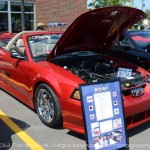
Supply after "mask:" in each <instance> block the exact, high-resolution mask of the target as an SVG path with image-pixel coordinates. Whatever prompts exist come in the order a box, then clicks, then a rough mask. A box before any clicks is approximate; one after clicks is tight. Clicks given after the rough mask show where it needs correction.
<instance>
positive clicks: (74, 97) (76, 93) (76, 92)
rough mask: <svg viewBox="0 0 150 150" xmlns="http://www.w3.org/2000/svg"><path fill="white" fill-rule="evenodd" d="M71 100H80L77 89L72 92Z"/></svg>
mask: <svg viewBox="0 0 150 150" xmlns="http://www.w3.org/2000/svg"><path fill="white" fill-rule="evenodd" d="M72 98H73V99H77V100H80V92H79V90H78V89H75V90H74V91H73V94H72Z"/></svg>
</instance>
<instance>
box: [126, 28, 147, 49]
mask: <svg viewBox="0 0 150 150" xmlns="http://www.w3.org/2000/svg"><path fill="white" fill-rule="evenodd" d="M128 34H129V35H130V37H131V39H132V40H133V41H134V43H135V44H136V45H137V46H138V47H140V48H142V49H144V48H146V47H147V46H149V45H150V31H138V32H129V33H128Z"/></svg>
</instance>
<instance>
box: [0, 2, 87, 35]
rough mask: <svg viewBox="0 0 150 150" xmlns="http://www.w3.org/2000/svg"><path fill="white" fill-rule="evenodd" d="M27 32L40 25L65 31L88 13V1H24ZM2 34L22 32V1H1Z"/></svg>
mask: <svg viewBox="0 0 150 150" xmlns="http://www.w3.org/2000/svg"><path fill="white" fill-rule="evenodd" d="M24 11H25V30H34V29H35V28H36V25H37V24H38V23H44V24H47V25H49V29H50V30H65V29H66V28H67V26H68V25H69V24H70V23H71V22H72V21H73V20H74V19H75V18H77V17H78V16H79V15H80V14H82V13H83V12H85V11H87V0H76V1H75V0H65V1H64V0H24ZM0 20H1V21H0V32H3V31H9V32H20V31H21V29H22V28H21V0H0Z"/></svg>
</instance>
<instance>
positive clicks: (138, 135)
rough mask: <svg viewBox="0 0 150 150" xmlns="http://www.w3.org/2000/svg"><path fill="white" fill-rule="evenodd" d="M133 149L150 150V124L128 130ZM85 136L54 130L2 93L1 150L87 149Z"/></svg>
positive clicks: (0, 94)
mask: <svg viewBox="0 0 150 150" xmlns="http://www.w3.org/2000/svg"><path fill="white" fill-rule="evenodd" d="M127 135H128V138H129V149H132V150H138V149H142V150H148V149H150V140H149V139H150V122H148V123H146V124H143V125H142V126H139V127H137V128H135V129H132V130H129V131H127ZM85 143H86V141H85V137H84V136H83V135H80V134H77V133H74V132H72V131H69V130H67V129H62V128H59V129H51V128H48V127H46V126H45V125H43V124H42V123H41V121H40V120H39V118H38V116H37V114H36V113H35V112H34V111H32V110H31V109H30V108H28V107H26V106H25V105H24V104H22V103H20V102H19V101H18V100H16V99H15V98H13V97H11V96H10V95H8V94H7V93H5V92H4V91H2V90H0V150H6V149H10V150H16V149H21V150H29V149H34V150H53V149H56V150H62V149H64V150H67V149H68V150H86V144H85Z"/></svg>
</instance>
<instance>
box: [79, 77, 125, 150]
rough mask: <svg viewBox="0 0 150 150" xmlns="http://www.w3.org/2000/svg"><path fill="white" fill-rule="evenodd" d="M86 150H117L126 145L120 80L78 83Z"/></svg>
mask: <svg viewBox="0 0 150 150" xmlns="http://www.w3.org/2000/svg"><path fill="white" fill-rule="evenodd" d="M80 93H81V101H82V110H83V118H84V123H85V131H86V137H87V148H88V149H89V150H116V149H121V148H125V147H126V145H127V138H126V130H125V122H124V111H123V103H122V97H121V90H120V82H119V81H118V80H117V81H110V82H104V83H94V84H84V85H80Z"/></svg>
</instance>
